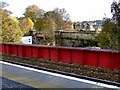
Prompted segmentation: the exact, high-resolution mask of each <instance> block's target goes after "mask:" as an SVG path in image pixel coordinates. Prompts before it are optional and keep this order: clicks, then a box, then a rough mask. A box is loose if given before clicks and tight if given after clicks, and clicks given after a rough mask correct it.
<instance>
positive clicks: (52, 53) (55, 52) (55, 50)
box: [49, 47, 59, 61]
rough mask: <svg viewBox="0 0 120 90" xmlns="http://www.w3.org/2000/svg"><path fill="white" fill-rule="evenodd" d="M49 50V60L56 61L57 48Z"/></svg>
mask: <svg viewBox="0 0 120 90" xmlns="http://www.w3.org/2000/svg"><path fill="white" fill-rule="evenodd" d="M49 49H50V52H49V54H50V60H54V61H58V60H59V59H58V48H53V47H52V48H49Z"/></svg>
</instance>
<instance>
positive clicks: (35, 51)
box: [32, 46, 38, 59]
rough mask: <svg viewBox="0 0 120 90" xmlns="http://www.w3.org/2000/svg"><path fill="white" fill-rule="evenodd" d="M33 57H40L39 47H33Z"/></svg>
mask: <svg viewBox="0 0 120 90" xmlns="http://www.w3.org/2000/svg"><path fill="white" fill-rule="evenodd" d="M32 58H35V59H38V47H35V46H33V47H32Z"/></svg>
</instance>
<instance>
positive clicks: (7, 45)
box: [5, 44, 10, 55]
mask: <svg viewBox="0 0 120 90" xmlns="http://www.w3.org/2000/svg"><path fill="white" fill-rule="evenodd" d="M5 49H6V54H8V55H10V53H9V52H10V50H9V44H5Z"/></svg>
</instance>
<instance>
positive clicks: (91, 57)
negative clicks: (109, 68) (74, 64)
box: [83, 50, 98, 66]
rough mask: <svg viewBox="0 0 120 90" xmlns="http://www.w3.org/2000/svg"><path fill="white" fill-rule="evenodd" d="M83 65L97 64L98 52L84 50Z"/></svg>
mask: <svg viewBox="0 0 120 90" xmlns="http://www.w3.org/2000/svg"><path fill="white" fill-rule="evenodd" d="M83 56H84V65H90V66H98V60H97V59H98V53H97V52H93V51H88V50H87V51H84V55H83Z"/></svg>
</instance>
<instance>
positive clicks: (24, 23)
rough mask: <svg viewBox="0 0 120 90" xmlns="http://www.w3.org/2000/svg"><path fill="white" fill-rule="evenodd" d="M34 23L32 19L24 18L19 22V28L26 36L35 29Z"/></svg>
mask: <svg viewBox="0 0 120 90" xmlns="http://www.w3.org/2000/svg"><path fill="white" fill-rule="evenodd" d="M33 25H34V23H33V22H32V20H31V19H30V18H23V19H20V21H19V26H20V29H21V31H22V33H23V34H24V35H28V34H29V31H30V30H31V29H33Z"/></svg>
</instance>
